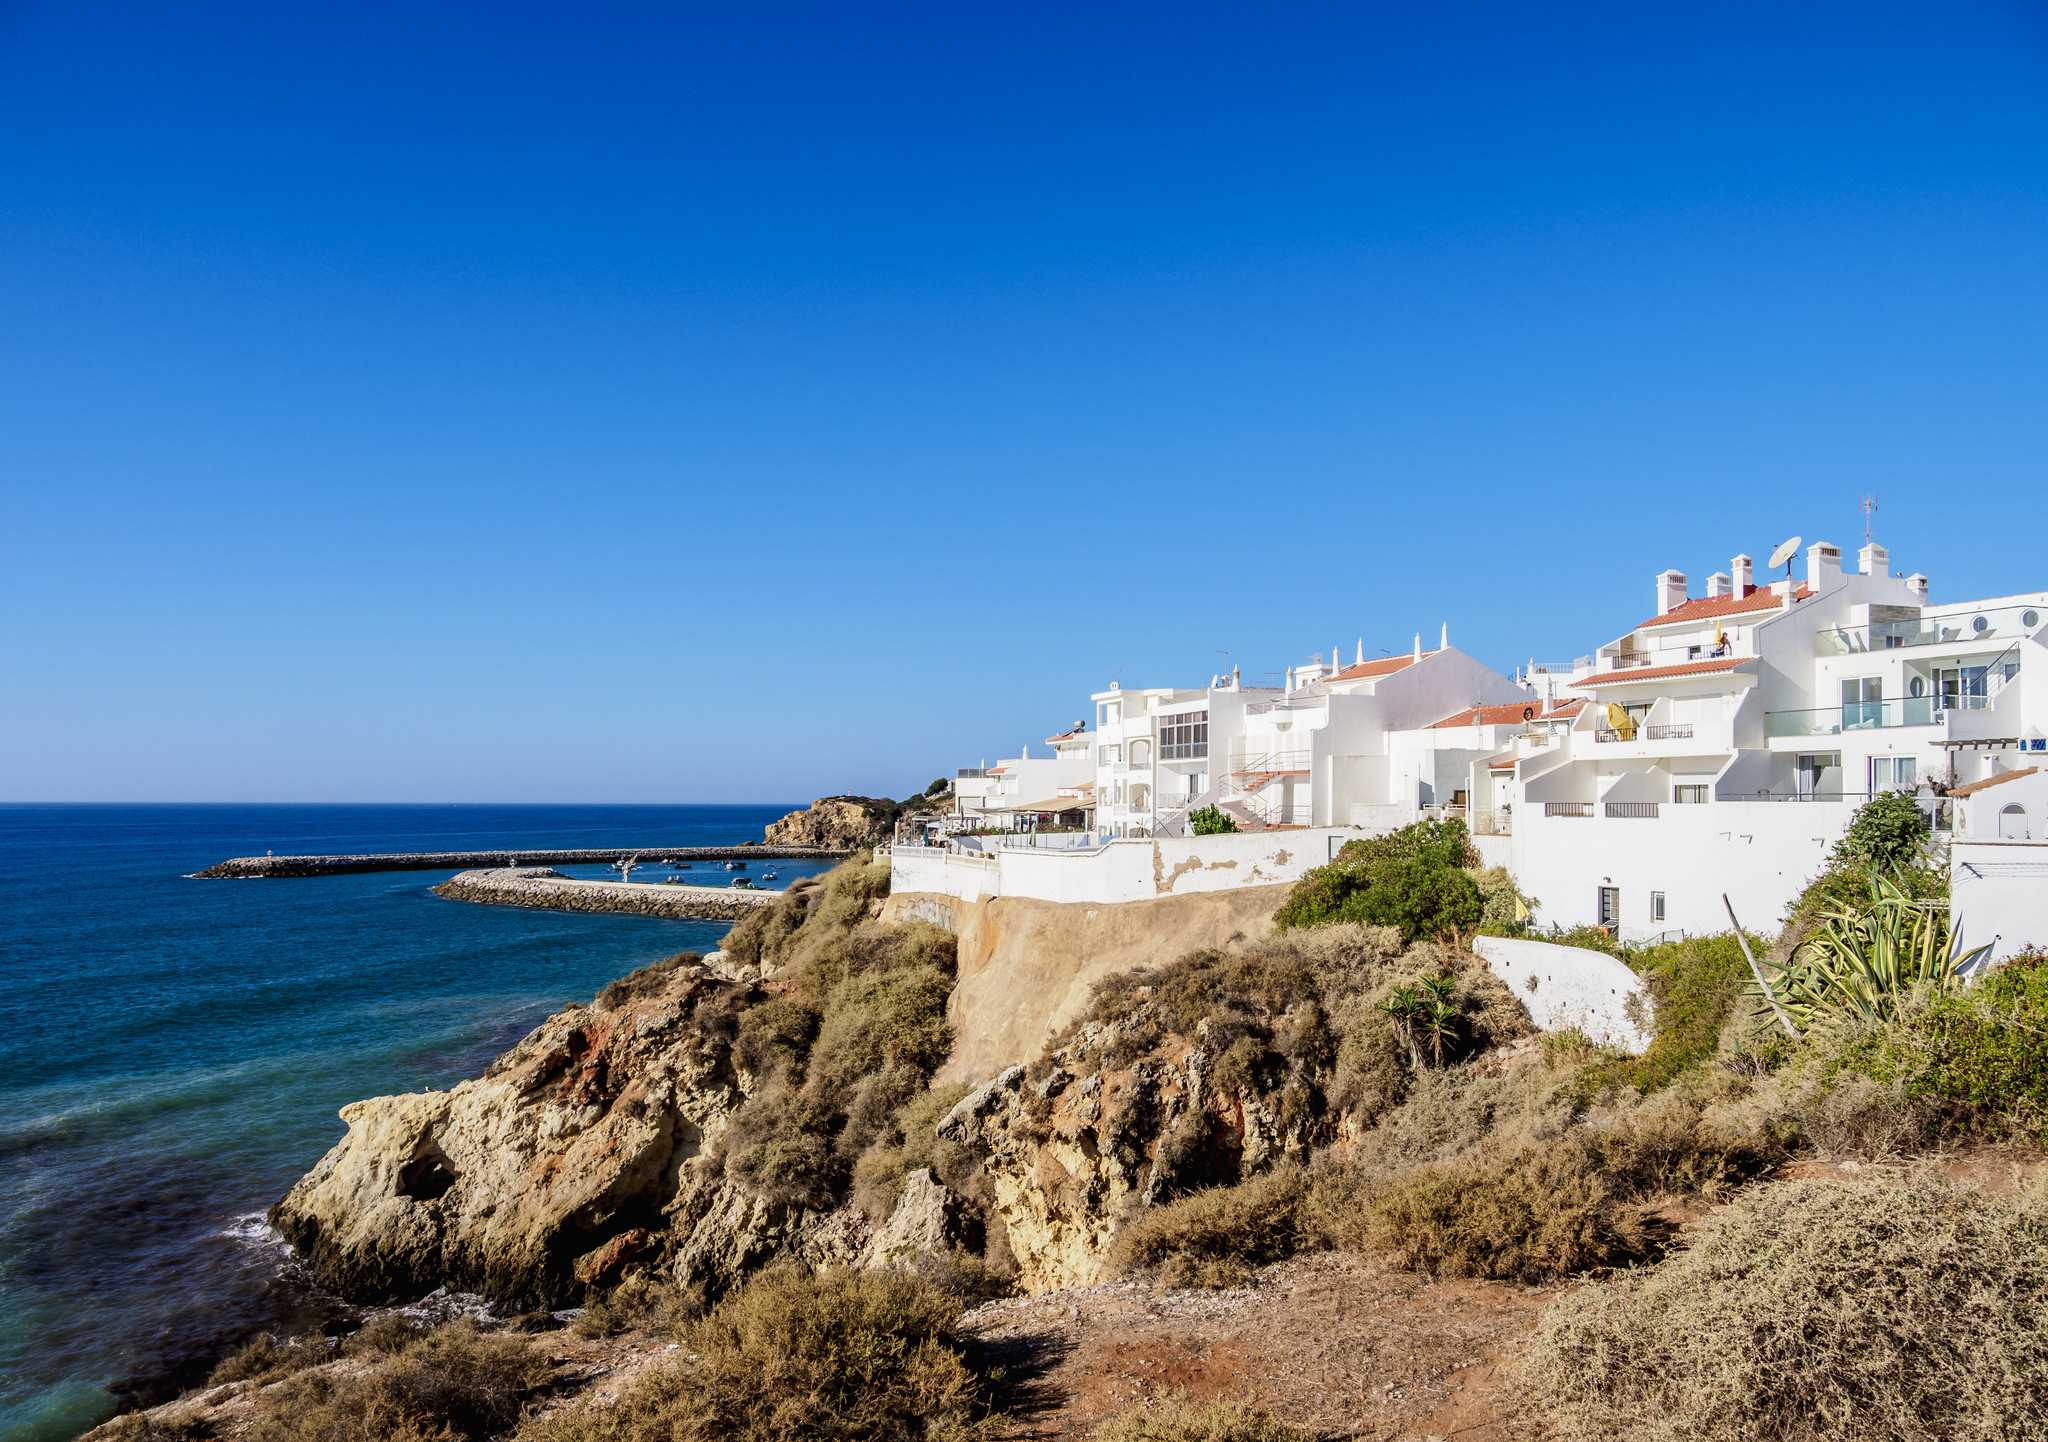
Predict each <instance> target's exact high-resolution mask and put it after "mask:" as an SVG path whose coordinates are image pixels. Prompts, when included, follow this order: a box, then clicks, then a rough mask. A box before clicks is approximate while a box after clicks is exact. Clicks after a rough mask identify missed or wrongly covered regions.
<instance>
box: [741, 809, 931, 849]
mask: <svg viewBox="0 0 2048 1442" xmlns="http://www.w3.org/2000/svg"><path fill="white" fill-rule="evenodd" d="M899 810H900V808H899V806H898V805H897V803H896V802H894V801H891V800H889V799H887V798H886V797H875V796H821V797H819V798H818V799H817V800H816V801H813V802H812V803H811V805H810V809H809V810H807V811H792V812H790V813H789V815H787V816H785V817H783V818H782V819H781V820H780V821H771V822H770V823H768V832H767V844H768V845H769V846H781V847H802V848H817V849H823V850H833V851H846V850H850V849H851V848H853V847H857V846H864V845H866V844H868V843H869V842H872V841H877V840H879V839H881V838H882V837H883V836H886V835H887V834H888V831H889V827H890V825H891V823H893V822H894V821H895V819H896V814H897V812H898V811H899Z"/></svg>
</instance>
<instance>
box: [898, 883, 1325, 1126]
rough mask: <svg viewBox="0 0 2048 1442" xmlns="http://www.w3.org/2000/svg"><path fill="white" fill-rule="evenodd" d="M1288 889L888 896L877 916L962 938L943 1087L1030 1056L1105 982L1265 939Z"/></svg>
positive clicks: (941, 1080) (985, 1076)
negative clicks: (1072, 898) (1112, 896)
mask: <svg viewBox="0 0 2048 1442" xmlns="http://www.w3.org/2000/svg"><path fill="white" fill-rule="evenodd" d="M1290 890H1292V888H1291V887H1289V886H1286V885H1280V886H1246V887H1238V888H1236V889H1234V890H1231V891H1212V892H1198V893H1196V894H1194V895H1191V896H1164V897H1159V898H1157V899H1156V900H1151V901H1127V902H1121V903H1107V904H1099V905H1089V904H1086V903H1071V902H1057V901H1039V900H1036V899H1034V898H1030V897H1020V896H1000V897H983V898H980V899H978V900H972V901H968V900H962V899H961V898H959V897H956V896H947V895H934V894H930V893H924V894H918V893H910V892H897V893H895V894H893V895H891V896H890V897H889V899H888V901H887V902H885V903H884V904H883V910H882V917H883V919H884V920H887V921H899V920H900V921H907V920H910V919H912V918H917V919H920V920H924V921H930V922H933V923H935V924H937V925H941V926H944V927H946V929H947V930H949V931H951V932H953V933H954V934H955V935H956V936H958V937H959V939H960V950H959V975H958V980H957V981H956V983H955V984H954V987H953V997H952V1000H951V1001H949V1002H948V1003H947V1004H946V1016H947V1019H948V1020H949V1021H951V1022H952V1023H953V1034H954V1041H953V1054H952V1056H951V1057H950V1058H949V1059H948V1060H947V1062H946V1064H945V1066H944V1067H943V1068H942V1069H941V1070H940V1072H939V1075H938V1078H937V1080H938V1082H939V1083H940V1084H942V1085H943V1084H945V1083H947V1082H985V1081H987V1080H988V1079H989V1078H991V1077H993V1076H994V1075H996V1073H998V1072H1000V1071H1002V1070H1003V1069H1004V1068H1005V1067H1008V1066H1013V1065H1015V1064H1016V1063H1018V1062H1026V1061H1031V1060H1033V1059H1034V1058H1035V1057H1037V1055H1038V1053H1039V1051H1040V1050H1041V1049H1042V1048H1043V1047H1044V1046H1045V1043H1046V1039H1047V1038H1048V1037H1050V1036H1052V1035H1053V1034H1054V1033H1055V1032H1057V1031H1059V1030H1060V1029H1061V1028H1062V1027H1064V1026H1065V1025H1066V1024H1067V1023H1068V1022H1070V1021H1072V1020H1073V1019H1074V1018H1075V1017H1076V1016H1078V1015H1080V1012H1081V1009H1082V1008H1083V1007H1084V1006H1086V1005H1087V1004H1088V997H1089V994H1090V993H1091V992H1092V991H1093V990H1094V989H1095V984H1096V983H1097V982H1099V981H1101V980H1102V979H1103V978H1104V977H1108V976H1114V975H1115V974H1116V973H1118V972H1121V971H1129V970H1130V969H1131V968H1133V967H1138V966H1145V965H1148V964H1152V963H1156V962H1167V961H1172V960H1174V959H1175V958H1176V957H1179V956H1184V955H1186V954H1187V953H1188V952H1190V951H1195V950H1198V949H1200V948H1202V947H1208V946H1222V945H1224V944H1226V943H1228V942H1231V941H1238V940H1248V939H1250V938H1252V937H1257V936H1263V935H1265V934H1266V932H1267V931H1268V930H1270V929H1271V926H1272V921H1273V913H1274V912H1275V911H1276V910H1278V909H1279V906H1280V903H1281V902H1282V901H1285V900H1286V899H1287V893H1288V892H1289V891H1290Z"/></svg>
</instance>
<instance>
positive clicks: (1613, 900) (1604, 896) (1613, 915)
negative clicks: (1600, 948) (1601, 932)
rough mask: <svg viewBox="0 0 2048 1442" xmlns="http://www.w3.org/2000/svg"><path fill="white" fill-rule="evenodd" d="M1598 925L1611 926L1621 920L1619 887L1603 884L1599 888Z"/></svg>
mask: <svg viewBox="0 0 2048 1442" xmlns="http://www.w3.org/2000/svg"><path fill="white" fill-rule="evenodd" d="M1598 915H1599V917H1600V921H1599V925H1601V926H1613V925H1615V924H1616V923H1617V922H1619V921H1620V920H1621V888H1620V887H1618V886H1603V887H1601V888H1600V904H1599V912H1598Z"/></svg>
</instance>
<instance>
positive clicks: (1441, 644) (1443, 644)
mask: <svg viewBox="0 0 2048 1442" xmlns="http://www.w3.org/2000/svg"><path fill="white" fill-rule="evenodd" d="M1436 648H1437V650H1439V651H1448V650H1450V649H1451V623H1450V622H1449V621H1446V622H1444V633H1443V635H1442V636H1441V637H1439V638H1438V640H1437V643H1436Z"/></svg>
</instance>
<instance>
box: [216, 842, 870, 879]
mask: <svg viewBox="0 0 2048 1442" xmlns="http://www.w3.org/2000/svg"><path fill="white" fill-rule="evenodd" d="M845 855H846V852H844V851H840V850H834V849H832V848H830V847H820V846H609V847H604V848H602V849H597V850H593V849H589V848H586V849H584V850H581V851H395V852H389V853H384V854H375V855H360V856H236V857H232V858H230V859H229V860H226V861H223V862H221V863H220V864H219V865H217V866H209V867H207V868H206V870H204V871H195V872H193V873H192V874H193V875H194V876H198V877H203V878H205V879H208V880H228V881H241V880H247V879H248V878H250V877H258V876H268V877H283V876H340V875H344V874H347V873H350V872H360V871H447V870H450V869H451V868H454V867H460V866H490V867H501V868H502V867H508V866H512V867H517V866H564V865H578V864H583V863H588V862H594V861H617V860H619V859H621V858H622V857H629V858H633V859H636V860H645V861H836V860H838V859H839V858H840V857H842V856H845Z"/></svg>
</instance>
